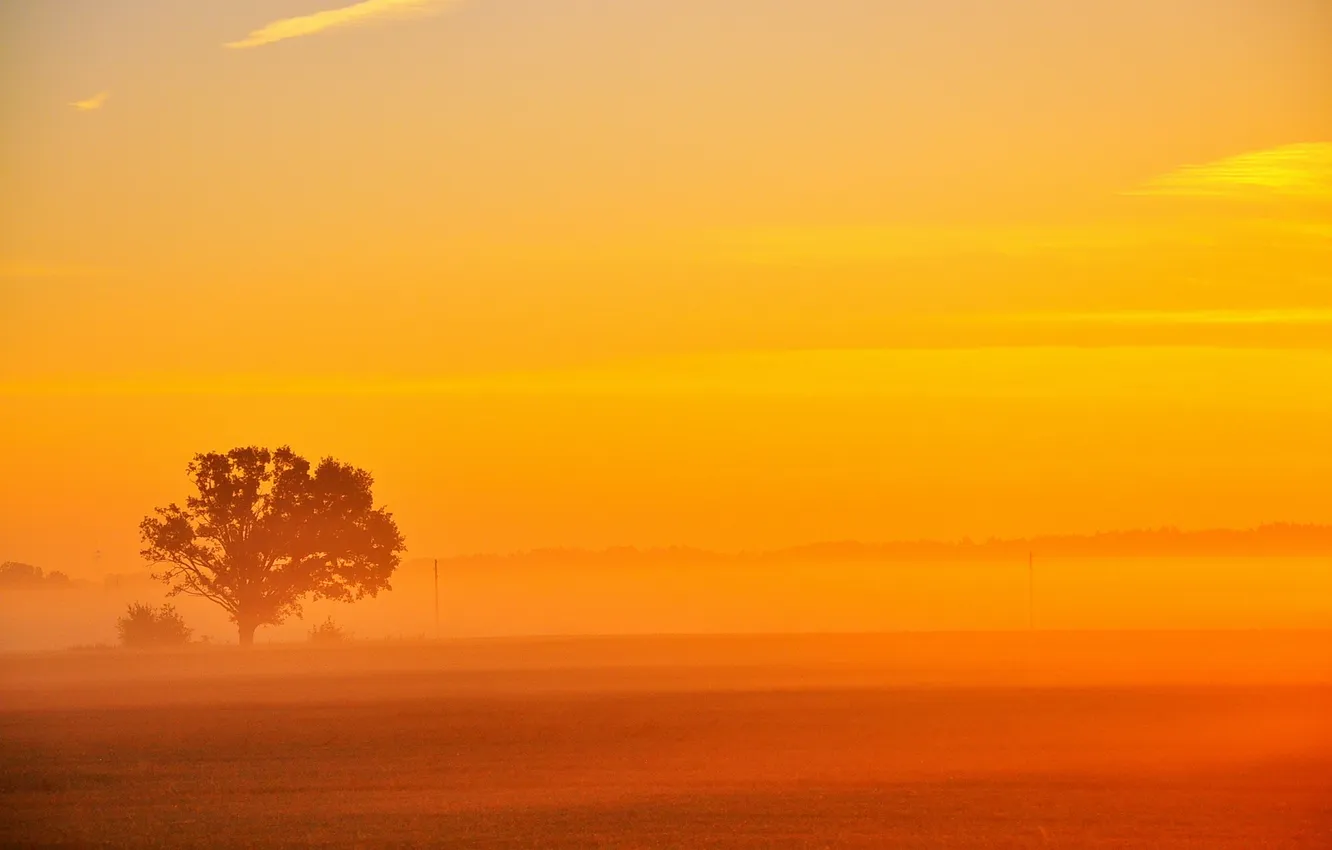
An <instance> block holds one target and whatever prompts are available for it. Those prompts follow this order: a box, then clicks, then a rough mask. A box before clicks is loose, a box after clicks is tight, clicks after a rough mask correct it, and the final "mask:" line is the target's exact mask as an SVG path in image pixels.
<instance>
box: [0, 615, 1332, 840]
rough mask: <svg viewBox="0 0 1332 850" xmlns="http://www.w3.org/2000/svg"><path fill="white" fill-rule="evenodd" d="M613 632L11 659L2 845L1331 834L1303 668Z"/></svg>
mask: <svg viewBox="0 0 1332 850" xmlns="http://www.w3.org/2000/svg"><path fill="white" fill-rule="evenodd" d="M813 640H814V639H810V640H809V641H804V642H800V643H799V644H798V645H799V646H805V647H807V648H808V647H812V646H814V645H815V644H814V643H813V642H812V641H813ZM794 645H796V644H792V646H794ZM820 645H823V644H820ZM905 645H906V644H903V643H901V642H900V641H898V642H895V643H891V646H893V647H898V648H900V647H902V646H905ZM635 646H638V647H639V648H638V649H634V650H633V652H634V653H637V654H638V655H639V656H642V655H643V654H644V653H645V652H646V649H645V648H644V646H645V645H635ZM652 646H653V647H656V649H654V650H653V651H654V652H658V651H659V652H661V653H663V656H664V654H665V653H666V652H667V649H669V650H670V651H671V652H673V653H677V656H678V654H679V653H684V655H689V654H690V653H693V652H695V651H698V650H700V649H701V648H704V644H703V643H699V642H694V643H678V642H667V643H662V644H655V643H654V644H652ZM707 646H712V647H713V650H714V651H715V652H718V653H720V652H721V651H722V649H723V648H724V647H723V646H722V644H716V645H715V646H714V645H713V644H707ZM745 646H746V647H749V644H745ZM783 646H786V644H783ZM830 646H834V647H836V648H837V649H839V651H840V650H843V649H846V648H847V647H849V646H851V644H848V643H845V642H837V643H835V644H831V645H830ZM625 647H626V644H623V643H614V642H608V643H602V644H595V645H594V644H586V643H583V644H577V645H576V646H575V645H572V644H563V643H559V642H549V641H547V642H531V643H512V644H509V643H506V644H504V645H502V646H498V645H477V646H474V647H471V648H466V647H464V648H456V647H455V648H453V649H448V648H444V649H432V648H425V649H420V648H418V649H412V648H384V649H374V648H372V649H370V650H367V649H366V648H364V647H361V648H357V647H355V646H353V647H349V648H347V649H346V650H343V651H342V652H343V653H344V654H341V655H340V654H339V653H338V652H334V651H332V650H330V651H327V652H323V651H319V652H316V651H311V650H297V649H295V648H293V649H290V650H286V651H283V652H276V651H273V652H261V653H254V654H244V653H235V652H227V651H224V650H216V651H215V652H216V653H217V654H216V655H209V654H203V655H201V654H199V653H197V652H184V653H181V654H179V656H172V655H160V656H159V655H143V656H136V655H125V656H124V658H123V659H122V661H121V662H120V663H123V664H124V665H125V666H124V667H123V668H121V669H118V670H116V671H113V672H114V675H115V678H114V681H112V682H111V683H110V684H108V683H107V682H102V683H101V684H99V685H98V687H97V688H94V689H92V690H68V689H66V690H61V688H62V687H65V685H67V684H68V679H67V676H68V675H74V673H76V672H77V673H78V675H80V676H84V677H88V676H92V675H93V673H94V672H96V671H97V670H104V666H99V665H92V666H87V664H92V659H90V660H89V661H88V662H87V664H85V663H84V662H82V661H79V660H78V659H77V658H73V659H68V661H69V664H70V665H71V666H70V668H69V669H67V670H64V672H62V673H61V674H60V675H61V676H65V677H66V678H60V677H57V678H54V679H49V680H47V679H41V678H40V677H37V670H38V668H39V667H40V669H41V670H43V671H49V670H51V669H53V668H52V665H53V662H56V661H62V658H60V657H53V658H45V659H43V658H35V659H21V658H20V659H11V660H10V661H8V662H6V663H7V664H8V665H9V666H8V667H3V668H0V669H3V670H4V671H5V672H6V673H7V675H8V679H7V683H6V684H5V686H4V687H5V688H7V690H5V689H0V693H2V694H3V696H4V698H0V706H5V708H0V810H3V811H4V812H6V816H5V817H3V818H0V845H3V846H25V847H26V846H68V847H85V846H106V847H165V846H173V847H174V846H179V847H224V848H225V847H253V846H322V847H379V846H446V847H459V848H570V850H573V848H579V850H583V849H584V848H786V847H790V848H829V847H836V848H882V847H907V848H912V847H921V848H925V847H980V848H1007V847H1012V848H1020V847H1075V848H1112V847H1113V848H1138V847H1153V848H1165V850H1173V848H1181V850H1182V848H1208V850H1213V848H1215V850H1230V848H1235V850H1238V848H1245V850H1249V848H1303V847H1309V848H1323V847H1328V846H1332V795H1329V794H1328V793H1327V789H1328V787H1329V783H1332V724H1329V723H1328V722H1327V718H1328V717H1332V687H1329V686H1326V685H1319V684H1308V685H1302V686H1296V685H1279V684H1267V685H1253V684H1248V685H1243V686H1229V687H1221V686H1191V687H1179V686H1166V685H1161V684H1151V685H1137V686H1124V685H1115V686H1108V685H1103V686H1079V687H1048V686H1040V687H1035V686H1014V685H1011V684H1009V685H996V684H989V685H985V686H977V685H967V684H965V683H953V684H945V685H933V686H929V687H920V686H907V685H903V684H882V683H878V684H875V683H873V682H866V681H864V680H859V679H848V680H847V681H846V682H844V683H843V684H840V685H837V684H828V683H827V682H819V681H815V680H811V679H809V678H808V677H806V678H804V679H801V680H798V681H797V680H796V679H792V678H790V677H789V676H786V674H784V673H783V674H782V675H777V673H776V672H772V671H777V670H778V668H777V667H772V668H771V670H770V674H764V675H767V676H768V678H764V677H763V676H760V675H758V674H757V673H754V671H753V669H750V668H743V669H742V668H738V667H737V668H729V667H719V668H714V669H710V670H703V669H702V668H699V667H691V668H688V669H684V668H679V667H674V668H670V667H659V668H655V669H648V668H646V667H639V668H638V669H637V671H636V673H635V674H634V676H633V677H632V678H631V679H626V678H624V675H623V674H619V673H617V674H615V675H611V674H610V673H606V672H605V671H602V672H597V671H596V670H593V669H591V664H592V662H591V660H590V658H591V656H590V655H587V653H594V652H595V653H597V654H598V657H601V658H603V660H604V659H605V658H612V660H614V661H615V662H616V663H617V664H619V663H623V662H624V661H625V660H626V656H625V653H626V652H628V650H626V648H625ZM446 650H447V651H446ZM727 651H728V652H732V653H737V652H738V650H736V649H734V648H732V649H731V650H727ZM745 651H746V652H748V651H749V649H748V648H746V650H745ZM810 651H811V653H812V652H813V650H812V649H811V650H810ZM441 652H442V653H444V654H443V655H440V654H439V653H441ZM543 652H544V653H546V656H544V661H542V662H541V663H537V662H536V661H534V660H533V659H534V657H535V656H540V654H541V653H543ZM382 653H388V655H384V654H382ZM469 653H470V654H469ZM496 653H501V654H496ZM579 653H583V654H579ZM575 655H576V656H577V658H578V659H580V663H582V664H583V665H584V669H582V670H581V672H580V671H577V670H574V669H573V668H571V667H568V666H564V667H561V666H559V665H560V664H561V663H563V664H566V665H567V664H568V663H569V659H570V658H573V657H575ZM677 656H672V657H677ZM118 657H119V656H118ZM736 657H739V656H738V655H737V656H736ZM746 657H748V656H746ZM392 659H398V660H399V661H400V662H401V663H400V664H399V666H397V667H393V666H391V665H389V664H388V661H389V660H392ZM410 659H416V660H417V662H419V663H416V664H415V666H413V665H412V664H408V663H407V660H410ZM468 659H470V661H468ZM520 659H527V661H528V663H527V666H526V667H524V665H522V664H519V663H518V662H519V660H520ZM560 659H564V660H563V661H562V662H561V661H560ZM640 660H641V659H640ZM751 660H752V659H751ZM204 662H207V663H208V664H209V665H210V667H209V669H212V668H213V667H216V666H218V665H223V664H224V663H225V664H230V665H231V666H229V667H226V668H225V669H224V670H221V671H214V674H213V678H211V679H209V680H208V681H207V682H204V683H203V684H201V683H200V681H201V680H200V677H201V676H202V673H201V670H202V669H203V668H202V667H200V666H199V665H201V664H203V663H204ZM335 662H336V663H335ZM464 662H467V663H464ZM247 665H249V666H247ZM312 665H323V666H322V667H320V668H319V669H318V670H311V669H309V668H311V667H312ZM469 665H470V666H469ZM55 666H56V667H59V665H55ZM464 667H466V668H467V669H463V668H464ZM62 669H63V668H62ZM302 669H304V670H305V672H304V673H302V672H300V671H301V670H302ZM25 671H27V672H25ZM745 671H748V672H745ZM742 672H743V673H744V676H745V677H744V678H737V677H739V676H740V675H741V673H742ZM778 672H780V671H778ZM842 673H845V670H842V671H841V672H839V674H838V675H842ZM616 676H620V678H616ZM23 677H26V678H23ZM136 677H137V678H136ZM3 678H4V677H0V679H3ZM62 682H63V683H64V684H61V683H62ZM25 688H26V689H27V691H24V690H23V689H25ZM108 688H114V692H113V690H108ZM43 689H45V690H44V691H43ZM37 691H43V693H37ZM126 692H129V695H130V696H132V697H133V699H121V698H120V697H123V696H125V694H126ZM24 693H27V696H26V697H24V698H23V699H19V698H18V697H20V696H22V695H23V694H24ZM113 697H115V698H113Z"/></svg>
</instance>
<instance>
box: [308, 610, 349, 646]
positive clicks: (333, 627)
mask: <svg viewBox="0 0 1332 850" xmlns="http://www.w3.org/2000/svg"><path fill="white" fill-rule="evenodd" d="M351 638H352V636H351V633H350V632H348V631H347V630H346V629H344V628H343V627H342V626H339V625H338V624H337V623H335V622H333V618H332V617H329V618H328V619H326V620H324V622H322V623H320V624H319V625H317V626H315V627H314V628H312V629H310V641H311V643H318V644H325V645H328V644H337V643H346V642H347V641H349V640H351Z"/></svg>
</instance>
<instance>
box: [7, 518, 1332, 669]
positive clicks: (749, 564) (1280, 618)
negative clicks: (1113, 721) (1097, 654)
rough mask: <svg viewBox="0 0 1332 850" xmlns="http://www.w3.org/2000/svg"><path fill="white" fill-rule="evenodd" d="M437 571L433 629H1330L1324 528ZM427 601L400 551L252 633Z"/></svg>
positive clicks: (674, 552) (199, 630)
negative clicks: (389, 574)
mask: <svg viewBox="0 0 1332 850" xmlns="http://www.w3.org/2000/svg"><path fill="white" fill-rule="evenodd" d="M1028 554H1031V555H1032V561H1031V570H1030V572H1029V567H1028ZM439 576H440V579H439V601H440V619H439V631H438V636H439V637H444V638H475V637H504V636H527V635H602V634H688V633H703V634H716V633H753V634H762V633H800V632H885V631H899V630H936V631H938V630H943V631H950V630H953V631H955V630H996V629H999V630H1006V629H1027V628H1029V627H1032V626H1035V627H1037V628H1039V629H1055V630H1067V629H1091V630H1098V629H1111V630H1113V629H1258V628H1282V629H1291V628H1294V629H1323V628H1332V594H1329V593H1328V592H1327V588H1329V587H1332V527H1327V526H1290V525H1285V526H1265V527H1262V528H1259V529H1254V530H1249V531H1212V532H1192V533H1187V532H1179V531H1173V530H1167V531H1145V532H1123V533H1116V534H1103V535H1097V536H1065V537H1046V538H1037V539H1033V540H1012V541H989V542H980V543H970V542H965V543H932V542H909V543H889V544H878V545H874V544H855V543H842V544H824V545H817V546H805V547H799V548H793V549H788V550H779V551H770V552H753V553H739V554H726V553H718V552H708V551H706V550H700V549H688V548H675V549H655V550H654V549H644V550H639V549H629V548H625V549H611V550H604V551H587V550H574V549H568V550H542V551H535V552H527V553H515V554H512V555H478V556H468V557H454V558H445V559H442V560H441V561H440V562H439ZM960 588H965V592H960V590H959V589H960ZM163 593H164V588H163V586H162V585H161V584H160V583H156V582H153V581H151V580H150V579H149V577H148V574H147V571H146V570H144V571H141V572H127V573H121V574H113V575H105V576H101V577H100V580H99V579H98V578H96V577H93V578H84V579H74V580H68V579H66V580H64V581H58V582H42V583H36V584H34V583H31V582H29V583H21V584H18V583H16V584H11V585H9V586H5V587H0V649H9V650H15V649H22V650H34V649H63V648H69V647H73V646H95V645H98V644H112V643H114V642H115V636H114V628H113V627H114V624H115V619H116V617H117V616H119V615H120V614H121V613H123V611H124V608H125V606H126V605H127V604H129V603H131V602H150V603H154V604H155V603H157V602H159V601H161V600H162V599H163ZM434 597H435V585H434V564H433V562H432V561H431V560H425V559H415V560H409V561H407V562H405V563H404V564H403V565H402V566H401V567H400V568H399V569H398V570H397V572H396V573H395V574H394V578H393V590H392V591H388V592H385V593H382V594H381V595H380V596H379V597H377V598H374V599H367V600H363V601H361V602H360V603H358V604H356V605H341V604H337V603H329V602H316V603H312V604H311V605H310V606H308V609H307V612H306V616H305V619H304V620H295V621H291V622H289V623H287V624H285V625H283V626H280V627H269V628H265V629H262V630H261V631H260V632H259V637H258V639H259V640H260V641H270V642H271V641H302V640H305V639H306V636H307V631H308V630H309V628H310V627H311V625H312V624H315V623H318V622H320V621H322V620H324V619H325V618H326V617H330V616H331V617H333V618H335V620H336V621H337V622H339V623H340V624H342V625H344V626H345V627H346V628H347V629H348V630H349V631H350V632H351V636H352V637H353V638H357V639H361V640H383V639H399V640H403V639H409V640H410V639H424V638H434V637H436V635H437V633H436V625H435V618H434ZM176 602H177V605H178V606H179V607H180V609H181V610H182V611H183V612H184V614H185V618H186V621H187V622H188V623H189V624H190V625H191V626H192V627H194V628H195V632H196V638H202V637H208V638H209V639H210V641H211V642H214V643H226V642H228V641H234V639H235V638H234V634H233V633H232V632H233V626H232V625H231V624H230V623H228V622H227V620H226V617H225V615H224V614H222V613H221V612H220V611H218V610H216V609H215V608H214V607H213V606H210V605H207V604H205V603H202V602H200V601H198V600H191V599H188V598H185V599H178V600H176Z"/></svg>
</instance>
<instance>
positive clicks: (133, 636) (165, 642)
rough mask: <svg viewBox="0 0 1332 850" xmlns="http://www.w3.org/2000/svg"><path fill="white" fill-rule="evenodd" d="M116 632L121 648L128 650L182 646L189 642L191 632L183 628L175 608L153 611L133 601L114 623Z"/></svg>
mask: <svg viewBox="0 0 1332 850" xmlns="http://www.w3.org/2000/svg"><path fill="white" fill-rule="evenodd" d="M116 632H117V634H119V635H120V644H121V646H125V647H129V648H131V649H150V648H155V647H168V646H184V645H185V644H187V643H189V642H190V635H192V634H193V633H194V630H193V629H191V628H189V627H188V626H186V625H185V618H184V617H182V616H180V613H179V612H177V611H176V606H174V605H171V604H166V605H163V606H162V607H161V608H154V607H153V606H151V605H144V604H143V603H141V602H136V603H134V604H133V605H131V606H129V610H128V611H127V612H126V614H125V616H123V617H121V618H120V619H119V620H117V621H116Z"/></svg>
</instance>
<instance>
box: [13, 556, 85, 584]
mask: <svg viewBox="0 0 1332 850" xmlns="http://www.w3.org/2000/svg"><path fill="white" fill-rule="evenodd" d="M72 585H73V582H71V581H70V579H69V576H67V575H65V574H64V573H62V572H60V571H59V570H54V571H52V572H49V573H44V572H42V568H41V567H34V566H33V565H32V564H23V563H20V562H18V561H5V562H4V563H3V564H0V588H7V589H15V588H31V587H71V586H72Z"/></svg>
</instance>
